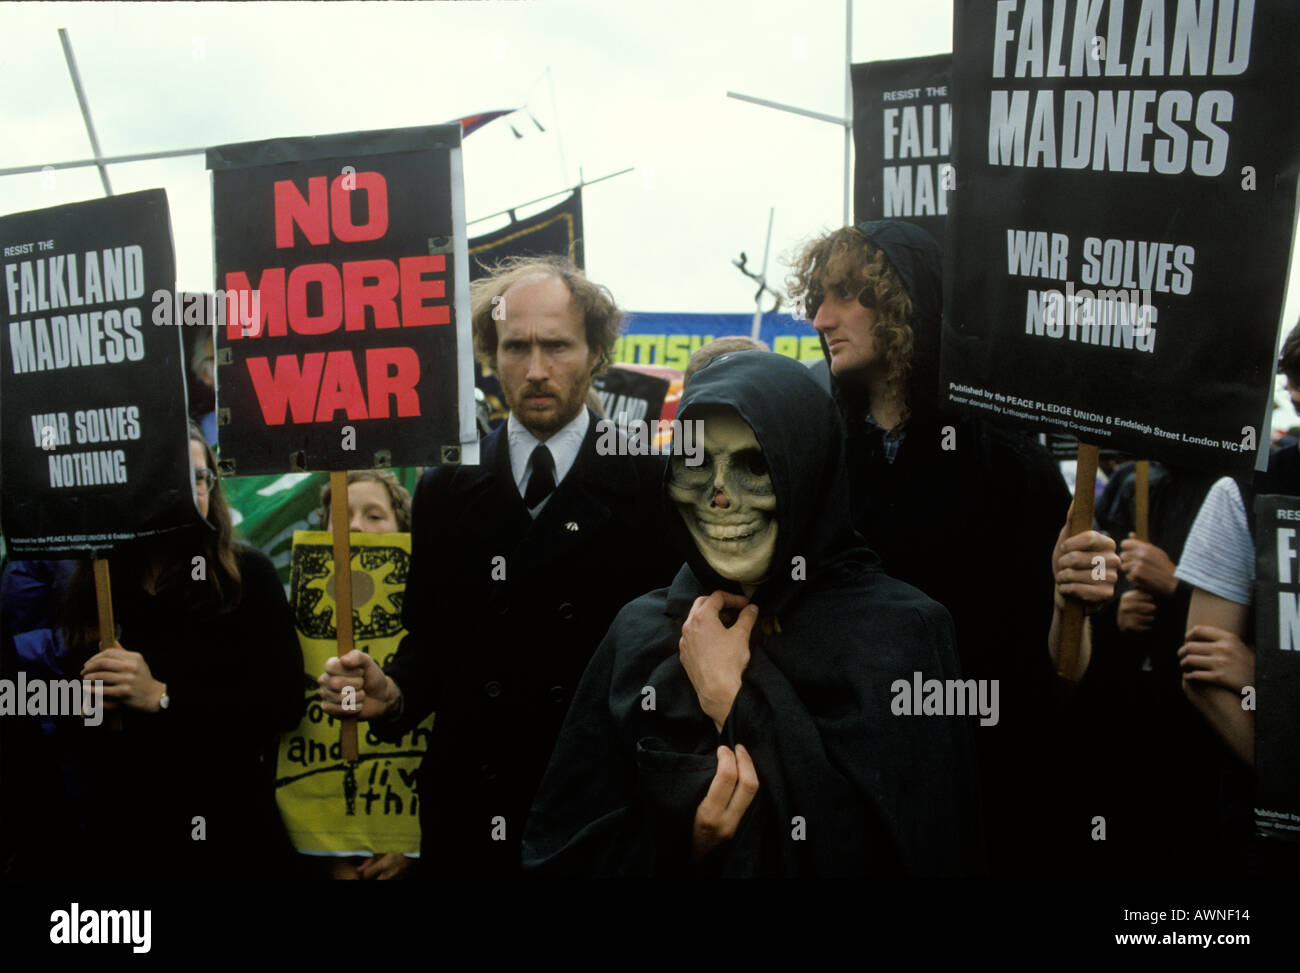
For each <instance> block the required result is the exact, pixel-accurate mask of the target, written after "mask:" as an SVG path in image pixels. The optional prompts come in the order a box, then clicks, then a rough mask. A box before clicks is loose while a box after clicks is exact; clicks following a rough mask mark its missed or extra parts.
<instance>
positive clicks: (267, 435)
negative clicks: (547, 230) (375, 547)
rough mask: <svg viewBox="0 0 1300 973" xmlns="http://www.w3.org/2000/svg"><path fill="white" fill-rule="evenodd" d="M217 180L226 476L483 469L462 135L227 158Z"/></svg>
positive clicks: (410, 136) (280, 144)
mask: <svg viewBox="0 0 1300 973" xmlns="http://www.w3.org/2000/svg"><path fill="white" fill-rule="evenodd" d="M208 167H209V168H210V169H212V170H213V176H212V186H213V209H214V222H215V224H216V262H217V286H218V300H219V301H223V302H224V304H225V316H224V325H223V326H221V327H219V329H218V334H217V365H218V425H219V436H220V441H221V462H222V466H223V470H224V471H226V472H231V473H236V474H253V473H279V472H286V471H288V470H294V469H311V470H344V469H354V468H358V467H368V466H428V465H434V464H438V463H441V462H444V461H449V462H451V461H456V462H458V461H462V460H464V459H472V456H465V457H462V456H461V455H460V452H461V446H462V445H463V444H466V445H472V444H474V443H476V442H477V433H476V431H475V427H474V410H473V398H472V397H473V384H472V383H473V363H472V358H471V352H470V337H469V314H468V288H469V279H468V257H467V243H466V237H465V218H464V206H463V195H462V191H461V169H460V129H459V126H456V125H439V126H428V127H423V128H414V129H394V130H389V131H381V132H358V133H352V134H348V135H332V136H321V137H315V138H298V139H280V140H273V141H269V142H257V143H248V144H244V145H231V146H223V147H221V148H216V149H211V150H209V153H208Z"/></svg>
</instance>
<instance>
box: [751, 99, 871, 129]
mask: <svg viewBox="0 0 1300 973" xmlns="http://www.w3.org/2000/svg"><path fill="white" fill-rule="evenodd" d="M727 97H728V98H735V99H736V100H738V101H748V102H750V103H751V104H754V105H762V106H763V107H764V108H775V109H777V111H788V112H790V113H791V114H793V115H802V116H804V118H815V119H817V121H819V122H830V123H831V124H832V125H841V126H843V125H849V126H851V125H852V124H853V120H852V119H846V118H841V117H840V116H838V115H828V114H826V113H825V112H824V111H812V110H811V109H808V108H796V107H795V106H794V105H783V104H781V102H779V101H769V100H768V99H767V98H755V97H754V96H753V95H743V94H741V93H740V92H739V91H728V92H727Z"/></svg>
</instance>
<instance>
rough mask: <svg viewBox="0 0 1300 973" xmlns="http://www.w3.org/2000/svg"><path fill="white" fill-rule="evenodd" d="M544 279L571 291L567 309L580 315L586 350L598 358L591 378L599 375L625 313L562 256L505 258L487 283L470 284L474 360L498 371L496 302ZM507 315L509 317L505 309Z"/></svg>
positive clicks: (605, 290) (609, 357) (483, 279)
mask: <svg viewBox="0 0 1300 973" xmlns="http://www.w3.org/2000/svg"><path fill="white" fill-rule="evenodd" d="M546 277H558V278H560V280H562V281H564V284H565V286H566V287H568V288H569V295H570V303H571V304H572V305H573V307H574V308H576V309H577V310H578V312H579V314H581V315H582V323H583V328H584V331H585V333H586V336H587V347H588V348H589V349H591V350H592V351H594V352H596V353H597V354H598V356H599V357H598V358H597V360H596V369H595V371H594V372H593V373H592V374H593V375H599V374H600V373H601V372H603V371H604V370H605V369H606V367H608V365H609V363H610V361H611V360H612V355H613V353H614V342H615V341H617V340H618V336H619V335H620V334H621V333H622V329H623V312H622V311H620V310H619V309H618V305H617V304H615V303H614V296H613V295H612V294H610V292H609V289H608V288H607V287H602V286H601V285H599V284H594V283H592V282H591V281H590V280H588V279H587V276H586V274H584V273H583V272H582V271H581V270H579V269H578V268H577V267H576V266H574V264H573V261H571V260H569V259H568V258H567V257H562V256H543V257H507V258H505V259H504V260H502V261H500V262H499V263H497V264H495V265H494V266H492V267H490V268H488V274H487V276H486V277H481V278H479V279H478V280H475V281H472V282H471V283H470V285H469V298H470V319H471V321H472V323H473V330H474V354H475V356H476V357H477V358H478V360H479V363H480V364H482V365H483V366H484V367H486V368H488V369H490V370H491V371H494V372H495V371H496V367H497V322H496V319H495V318H493V317H492V312H493V311H495V310H496V308H497V306H498V305H499V303H500V302H499V301H496V300H495V299H496V298H499V297H504V296H505V292H506V291H508V290H509V289H510V288H512V287H514V286H515V285H516V284H521V283H523V282H525V281H531V280H538V279H541V278H546ZM498 313H500V312H498ZM505 313H506V314H509V313H510V311H509V308H508V307H507V308H506V309H505Z"/></svg>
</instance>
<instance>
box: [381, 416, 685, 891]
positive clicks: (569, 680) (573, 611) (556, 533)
mask: <svg viewBox="0 0 1300 973" xmlns="http://www.w3.org/2000/svg"><path fill="white" fill-rule="evenodd" d="M596 427H597V417H596V416H595V414H594V413H593V414H592V416H591V425H590V428H589V429H588V431H587V436H586V438H585V439H584V440H583V443H582V448H581V451H580V452H579V455H578V458H577V460H576V462H575V463H574V465H573V468H572V469H571V470H570V471H569V473H568V475H567V476H566V477H565V478H564V480H563V481H562V482H561V483H560V485H559V486H558V487H557V488H556V491H555V493H554V494H552V495H551V498H550V500H549V501H548V502H547V504H546V506H545V507H544V508H543V509H542V511H541V513H540V514H539V515H538V517H537V519H536V520H533V519H532V518H530V517H529V514H528V511H527V509H526V508H525V506H524V502H523V499H522V498H521V497H520V496H519V490H518V488H517V487H516V486H515V482H514V477H513V475H512V473H511V469H510V454H509V443H508V439H507V434H506V426H505V425H504V424H503V425H502V426H501V427H500V428H499V429H497V430H496V431H495V432H493V433H492V434H491V435H489V436H487V437H486V438H485V439H484V440H483V443H482V462H481V465H479V466H476V467H469V466H464V467H440V468H437V469H433V470H430V471H429V472H427V473H425V475H424V476H423V477H422V478H421V480H420V483H419V486H418V487H417V488H416V494H415V502H414V508H413V512H412V536H411V555H412V557H411V576H410V579H409V581H408V583H407V587H406V595H405V601H404V604H403V611H402V619H403V621H404V623H405V625H406V629H407V632H408V634H407V636H406V638H404V639H403V640H402V644H401V646H400V647H399V648H398V650H397V653H396V655H395V656H394V658H393V660H392V662H391V663H390V664H389V665H388V666H387V667H386V668H385V671H386V672H387V673H388V675H390V676H391V677H392V678H393V680H394V681H395V682H396V683H397V685H398V686H399V687H400V688H401V690H402V695H403V707H402V711H401V715H400V716H399V717H398V718H397V719H395V720H386V721H375V722H374V723H372V724H371V730H372V731H373V732H374V733H375V734H376V736H379V737H380V738H381V739H386V740H394V739H397V738H398V737H399V736H400V735H401V734H402V733H405V732H408V731H409V730H410V729H411V728H412V727H414V726H415V725H417V724H418V723H419V721H421V720H422V719H424V718H425V717H426V716H428V714H429V713H430V712H436V713H437V716H436V718H435V720H434V726H433V737H432V740H431V742H430V745H429V750H428V753H427V755H426V756H425V759H424V763H423V764H422V766H421V769H420V778H419V796H420V826H421V830H422V839H421V867H422V870H423V873H424V874H426V875H430V876H443V875H466V876H475V877H490V876H504V875H511V874H516V873H517V872H518V862H519V840H520V837H521V836H522V832H523V826H524V820H525V818H526V815H527V811H528V807H529V804H530V803H531V801H532V798H533V792H534V790H535V789H536V787H537V784H538V782H539V781H540V780H541V776H542V772H543V771H544V770H545V769H546V761H547V759H548V758H549V757H550V753H551V748H552V747H553V745H554V743H555V737H556V734H557V733H558V732H559V728H560V724H561V722H562V720H563V719H564V714H565V711H566V709H567V708H568V705H569V700H570V698H571V697H572V694H573V690H574V687H576V686H577V684H578V680H579V679H580V678H581V676H582V672H583V669H584V668H585V667H586V665H587V661H588V660H589V659H590V658H591V654H592V651H593V650H594V649H595V648H596V646H597V644H598V643H599V642H600V640H601V638H602V637H603V636H604V634H605V630H606V629H607V628H608V627H609V623H610V621H611V620H612V619H613V617H614V615H615V614H616V613H617V612H618V610H619V609H620V608H621V607H622V606H623V605H624V604H625V603H626V602H628V601H631V600H632V599H633V598H636V597H637V596H639V595H641V594H643V593H644V592H646V591H648V590H650V589H652V588H655V587H658V586H660V585H663V584H664V583H666V582H667V581H668V580H669V579H670V578H671V577H672V572H673V570H674V569H675V567H676V563H677V562H676V560H675V559H674V558H673V557H672V556H671V555H670V554H669V553H668V548H667V545H666V544H665V535H664V532H663V530H662V529H661V524H662V516H661V513H660V507H659V504H658V502H657V499H658V491H659V485H660V483H661V481H662V475H663V472H662V471H663V468H664V464H663V460H662V458H661V457H657V456H601V455H599V454H598V453H597V451H596V442H597V438H598V436H597V428H596ZM503 836H504V839H503Z"/></svg>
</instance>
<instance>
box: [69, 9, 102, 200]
mask: <svg viewBox="0 0 1300 973" xmlns="http://www.w3.org/2000/svg"><path fill="white" fill-rule="evenodd" d="M59 41H60V42H61V43H62V44H63V57H64V59H65V60H66V61H67V62H68V73H69V74H70V75H72V87H73V88H74V89H75V90H76V92H77V104H79V105H81V117H82V119H83V120H84V121H85V123H86V132H87V134H89V135H90V150H91V151H92V152H94V153H95V165H96V166H97V167H98V168H99V178H100V180H101V181H102V182H103V183H104V195H105V196H112V195H113V186H112V184H111V183H110V182H109V181H108V167H107V166H105V165H104V157H103V153H101V152H100V151H99V139H98V138H96V137H95V123H94V122H92V121H91V120H90V105H88V104H87V103H86V92H85V91H84V90H83V89H82V87H81V75H80V74H79V73H78V71H77V59H76V58H75V57H74V56H73V54H72V42H71V41H70V40H68V31H67V28H65V27H60V28H59Z"/></svg>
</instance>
